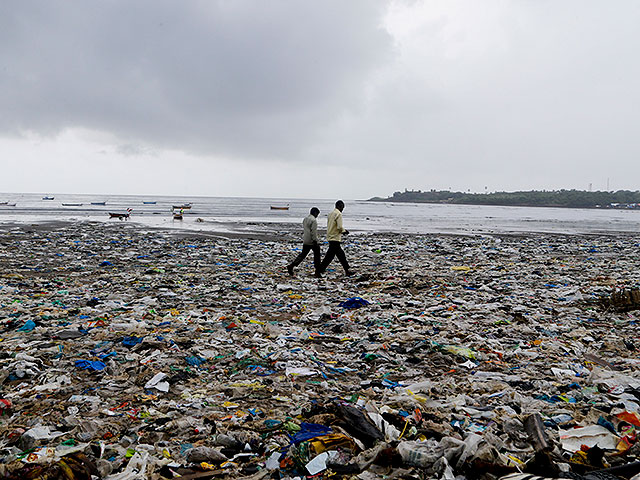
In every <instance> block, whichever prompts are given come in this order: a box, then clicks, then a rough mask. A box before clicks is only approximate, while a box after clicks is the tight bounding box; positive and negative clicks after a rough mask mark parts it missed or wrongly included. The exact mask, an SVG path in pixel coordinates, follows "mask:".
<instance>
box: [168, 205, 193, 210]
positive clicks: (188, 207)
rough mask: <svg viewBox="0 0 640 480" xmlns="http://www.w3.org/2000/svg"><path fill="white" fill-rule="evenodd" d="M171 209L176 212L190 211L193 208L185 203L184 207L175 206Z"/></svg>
mask: <svg viewBox="0 0 640 480" xmlns="http://www.w3.org/2000/svg"><path fill="white" fill-rule="evenodd" d="M171 208H173V209H174V210H189V209H190V208H191V204H190V203H183V204H182V205H174V206H173V207H171Z"/></svg>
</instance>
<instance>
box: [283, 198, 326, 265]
mask: <svg viewBox="0 0 640 480" xmlns="http://www.w3.org/2000/svg"><path fill="white" fill-rule="evenodd" d="M319 214H320V210H318V209H317V208H316V207H313V208H312V209H311V211H310V212H309V215H307V216H306V217H305V219H304V220H303V221H302V227H303V229H304V232H303V234H302V251H301V252H300V255H298V256H297V257H296V258H295V260H294V261H293V262H291V264H289V265H287V271H288V272H289V275H292V276H293V269H294V268H296V267H297V266H298V265H300V264H301V263H302V261H303V260H304V259H305V258H307V255H308V254H309V251H310V250H313V266H314V267H315V269H316V272H317V271H318V268H320V245H319V244H318V220H317V218H318V215H319Z"/></svg>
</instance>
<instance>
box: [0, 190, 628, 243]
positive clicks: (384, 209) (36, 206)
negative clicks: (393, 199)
mask: <svg viewBox="0 0 640 480" xmlns="http://www.w3.org/2000/svg"><path fill="white" fill-rule="evenodd" d="M43 196H45V194H15V193H13V194H9V193H7V194H0V202H8V203H9V204H13V203H15V206H11V205H8V206H7V205H0V224H15V223H18V224H23V223H41V222H46V221H57V220H62V221H98V222H109V223H114V222H115V223H117V222H119V220H117V219H110V218H109V212H124V211H125V210H126V209H127V208H131V209H133V210H132V213H131V217H130V220H129V222H130V223H136V224H141V225H143V226H149V227H163V228H171V229H186V230H194V231H217V232H248V231H258V232H277V231H278V230H282V229H283V228H284V227H287V228H289V227H291V226H297V225H299V224H300V222H301V221H302V218H304V217H305V216H306V215H307V214H308V212H309V209H310V208H311V207H312V206H317V207H318V208H319V209H320V211H321V213H320V217H319V218H318V220H319V222H318V223H319V226H320V228H324V227H325V226H326V216H327V214H328V213H329V212H330V211H331V210H332V208H333V203H334V201H333V200H313V199H310V200H301V199H286V198H223V197H186V196H185V197H169V196H135V195H65V194H50V196H52V197H54V199H53V200H43V199H42V197H43ZM92 202H93V203H98V202H106V204H105V205H92V204H91V203H92ZM143 202H156V203H155V204H144V203H143ZM183 203H191V204H192V208H191V209H190V210H186V211H185V214H184V218H183V220H174V219H173V217H172V214H171V207H172V206H173V205H180V204H183ZM345 203H346V208H345V210H344V212H343V215H344V224H345V228H348V229H349V230H351V231H353V232H354V233H355V232H396V233H455V234H487V233H526V232H536V233H537V232H539V233H569V234H582V233H587V234H589V233H592V234H593V233H616V232H627V233H635V232H638V231H640V211H633V210H605V209H603V210H599V209H598V210H595V209H568V208H567V209H565V208H533V207H489V206H468V205H429V204H414V203H377V202H367V201H363V200H348V199H345ZM63 204H82V205H73V206H69V205H67V206H65V205H63ZM272 205H273V206H286V205H288V206H289V210H271V209H270V207H271V206H272ZM198 219H201V220H202V221H198Z"/></svg>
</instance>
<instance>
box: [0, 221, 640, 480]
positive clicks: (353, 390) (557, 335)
mask: <svg viewBox="0 0 640 480" xmlns="http://www.w3.org/2000/svg"><path fill="white" fill-rule="evenodd" d="M299 230H300V229H299V228H297V227H290V226H287V227H286V228H285V227H283V232H282V233H281V234H280V235H258V234H256V235H251V234H246V235H220V234H215V233H211V232H208V233H199V234H198V233H193V232H192V233H189V232H178V231H172V232H169V231H163V230H153V229H141V228H139V226H137V225H136V224H135V223H126V222H119V223H114V224H105V223H97V222H74V223H52V224H41V225H22V226H17V227H14V228H9V227H7V228H4V229H3V230H2V231H1V232H0V266H1V269H0V322H1V328H2V331H1V333H0V346H1V347H2V350H1V354H0V365H1V369H0V409H1V412H2V414H1V416H0V478H15V479H24V478H34V479H35V478H43V479H44V478H47V479H54V478H55V479H57V478H60V479H75V478H77V479H91V478H103V479H111V480H116V479H119V480H124V479H138V478H150V479H165V478H166V479H173V478H181V479H195V478H199V479H200V478H203V479H204V478H220V479H224V478H244V479H267V478H274V479H294V478H298V479H301V478H323V479H324V478H327V479H328V478H337V479H339V478H345V479H361V480H372V479H392V478H410V479H427V478H429V479H431V478H437V479H447V480H449V479H498V478H503V477H507V478H522V479H525V478H535V477H532V475H537V476H539V477H542V478H601V479H602V478H605V479H606V478H610V479H615V478H640V477H634V475H637V474H639V473H640V466H639V465H638V463H636V462H638V460H639V458H638V457H639V456H640V444H639V443H638V442H637V429H639V428H640V375H638V373H639V369H640V359H639V358H638V345H639V344H638V335H637V332H638V327H637V321H638V320H637V318H638V317H637V315H638V313H637V309H638V308H640V295H639V294H638V291H637V290H636V289H637V287H638V284H639V280H640V273H639V266H640V256H639V255H638V247H639V242H640V236H639V235H633V234H629V233H624V234H601V235H554V234H534V233H532V234H520V235H473V236H462V235H459V236H455V235H441V234H429V235H405V234H389V233H386V234H385V233H368V234H365V233H361V234H358V233H356V234H352V235H349V236H348V238H347V239H346V240H345V243H344V245H343V246H344V249H345V252H346V254H347V257H348V258H349V261H350V263H352V265H353V269H354V272H355V274H354V275H352V276H350V277H346V276H344V274H343V272H342V270H341V268H340V266H339V264H338V263H337V262H334V263H333V264H332V265H331V267H330V269H329V270H328V271H327V272H326V274H325V275H324V276H323V278H320V279H318V278H314V277H313V268H312V266H311V258H310V257H309V258H308V259H307V261H306V262H305V263H303V264H302V265H301V266H300V267H299V268H298V269H297V270H296V275H295V276H294V277H290V276H288V275H287V271H286V268H285V266H286V264H287V263H288V262H290V261H291V260H292V259H293V258H294V257H295V255H296V254H297V253H298V250H299V248H300V247H301V245H300V234H301V232H300V231H299ZM325 250H326V245H323V251H325Z"/></svg>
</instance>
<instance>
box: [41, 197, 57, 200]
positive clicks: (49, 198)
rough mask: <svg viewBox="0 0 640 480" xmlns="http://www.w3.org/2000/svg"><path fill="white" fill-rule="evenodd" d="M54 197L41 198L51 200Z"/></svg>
mask: <svg viewBox="0 0 640 480" xmlns="http://www.w3.org/2000/svg"><path fill="white" fill-rule="evenodd" d="M54 198H55V197H42V199H43V200H53V199H54Z"/></svg>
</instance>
